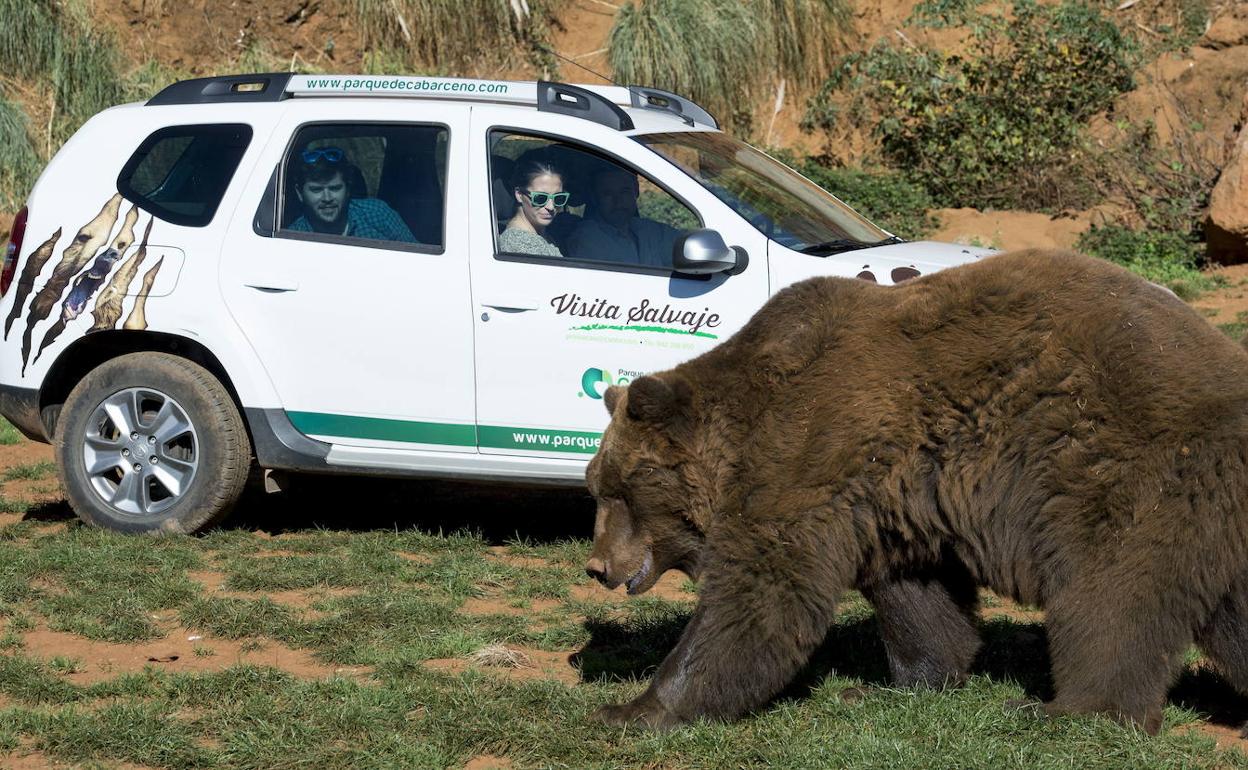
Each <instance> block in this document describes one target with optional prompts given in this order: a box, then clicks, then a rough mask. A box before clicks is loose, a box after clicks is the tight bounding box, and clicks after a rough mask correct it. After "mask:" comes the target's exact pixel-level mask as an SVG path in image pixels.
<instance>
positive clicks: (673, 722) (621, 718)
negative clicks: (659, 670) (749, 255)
mask: <svg viewBox="0 0 1248 770" xmlns="http://www.w3.org/2000/svg"><path fill="white" fill-rule="evenodd" d="M593 719H594V720H595V721H597V722H602V723H603V724H605V725H610V726H612V727H627V726H629V725H632V726H636V727H642V728H645V729H647V730H653V731H655V732H666V731H668V730H671V729H672V728H674V727H677V726H679V725H680V724H681V720H680V719H679V718H678V717H677V716H676V715H675V714H673V713H672V712H670V711H668V710H667V709H666V708H664V707H663V704H661V703H659V701H658V699H657V698H655V697H653V696H651V695H650V693H648V692H647V693H645V694H643V695H642V696H641V697H639V698H637V699H636V700H633V701H629V702H628V703H619V704H615V705H612V706H603V707H602V708H600V709H598V710H597V711H595V712H594V714H593Z"/></svg>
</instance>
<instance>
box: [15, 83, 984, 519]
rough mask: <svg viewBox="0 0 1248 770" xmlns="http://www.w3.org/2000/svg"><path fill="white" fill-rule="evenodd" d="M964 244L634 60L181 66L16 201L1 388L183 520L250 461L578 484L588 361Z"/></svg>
mask: <svg viewBox="0 0 1248 770" xmlns="http://www.w3.org/2000/svg"><path fill="white" fill-rule="evenodd" d="M984 253H986V252H984V251H983V250H975V249H969V248H964V247H961V246H954V245H949V244H940V243H933V242H917V243H908V242H903V241H902V240H901V239H899V238H896V237H893V236H891V235H890V234H889V233H887V232H885V231H883V230H881V229H879V228H878V227H876V226H874V225H873V224H871V223H870V222H869V221H867V220H866V219H864V218H863V217H862V216H860V215H858V214H857V213H855V212H854V211H853V210H851V209H850V208H849V207H847V206H846V205H844V204H843V203H841V202H840V201H838V200H837V199H835V198H834V197H832V196H831V195H829V194H828V193H826V192H824V191H823V190H821V189H819V188H818V187H817V186H815V185H814V184H812V183H811V182H809V181H807V180H806V179H805V178H803V177H801V176H799V175H798V174H796V173H794V172H793V171H791V170H790V169H788V168H787V167H785V166H783V165H782V164H780V163H778V162H776V161H774V160H772V159H771V158H770V157H768V156H767V155H764V154H763V153H761V152H759V151H757V150H755V149H753V148H751V147H750V146H748V145H746V144H743V143H742V142H740V141H738V140H736V139H734V138H732V137H731V136H729V135H727V134H724V133H722V132H720V131H719V130H718V129H717V127H716V123H715V120H714V119H713V118H712V117H711V116H710V115H709V114H707V113H706V112H705V111H704V110H702V109H701V108H700V107H698V106H697V105H695V104H693V103H692V102H690V101H688V100H686V99H683V98H681V97H679V96H676V95H674V94H670V93H666V92H663V91H658V90H654V89H648V88H640V87H629V88H624V87H615V86H611V87H595V86H572V85H565V84H560V83H549V82H527V83H525V82H502V81H490V80H464V79H451V78H424V77H363V76H324V77H320V76H317V77H312V76H301V75H290V74H269V75H247V76H231V77H220V78H206V79H200V80H191V81H184V82H181V83H177V84H175V85H172V86H170V87H169V88H166V89H165V90H163V91H162V92H160V93H159V94H157V95H156V96H155V97H154V98H153V99H151V100H150V101H148V102H147V103H146V104H129V105H124V106H120V107H115V108H113V109H109V110H106V111H104V112H102V113H100V114H99V115H97V116H95V117H94V118H92V119H91V120H90V121H89V122H88V123H87V124H86V125H84V126H83V127H82V129H81V130H80V131H78V133H77V134H76V135H75V136H74V137H73V138H72V139H71V140H70V141H69V142H68V143H67V144H66V145H65V146H64V148H62V149H61V151H60V152H59V153H58V154H57V155H56V157H55V158H54V159H53V160H52V162H51V163H50V164H49V165H48V168H47V170H46V171H45V172H44V173H43V175H42V177H41V178H40V179H39V182H38V183H37V184H36V185H35V188H34V190H33V191H32V192H31V195H30V197H29V199H28V201H27V207H26V208H25V209H23V210H22V212H21V213H20V214H19V215H18V218H17V220H16V221H15V223H14V227H13V236H12V243H11V244H10V247H9V251H8V254H7V256H6V258H5V263H4V272H3V279H2V280H0V284H3V285H2V287H0V288H2V290H3V292H4V295H3V301H2V302H0V317H3V318H4V343H3V345H4V348H3V355H0V412H2V413H3V414H4V416H5V417H7V418H8V419H9V420H10V421H12V422H13V423H14V424H15V425H17V426H18V427H19V428H20V429H21V430H22V431H23V432H24V433H25V434H26V435H28V436H30V437H31V438H34V439H37V440H41V441H51V442H52V443H53V444H54V445H55V447H56V455H57V460H58V463H59V467H60V472H61V478H62V481H63V482H64V485H65V489H66V492H67V494H68V496H69V500H70V502H71V504H72V505H73V507H74V509H75V510H76V511H77V512H78V514H79V515H80V516H81V517H82V518H83V519H85V520H86V521H88V522H90V523H92V524H97V525H102V526H107V527H112V528H115V529H120V530H126V531H133V532H139V531H170V532H192V531H195V530H198V529H201V528H203V527H205V526H208V525H210V524H212V523H213V522H215V521H217V520H218V519H219V518H220V517H221V516H223V515H225V514H226V513H227V512H228V511H229V509H230V507H231V506H232V505H233V503H234V502H235V500H236V499H237V497H238V495H239V494H240V492H241V490H242V488H243V485H244V482H245V480H246V479H247V477H248V474H249V472H250V471H251V469H252V468H261V469H265V470H266V472H267V471H271V470H286V471H309V472H320V473H325V472H338V473H352V474H397V475H410V476H440V477H462V478H476V479H494V480H513V481H516V482H527V483H542V484H550V483H555V484H561V483H562V484H581V483H583V477H584V469H585V464H586V462H587V461H588V459H589V458H590V456H592V454H593V453H594V451H595V449H596V447H597V443H598V440H599V435H600V433H601V431H602V429H603V427H604V425H605V423H606V418H607V413H606V410H605V409H604V408H603V407H602V405H601V404H600V403H598V402H599V400H600V399H601V397H602V392H603V390H604V389H605V387H606V386H607V385H609V384H611V383H625V382H627V381H628V380H629V379H631V378H633V377H636V376H638V375H639V374H642V373H644V372H647V371H653V370H658V369H665V368H668V367H671V366H673V365H674V364H676V363H678V362H680V361H682V360H684V359H687V358H691V357H693V356H695V355H697V354H699V353H701V352H703V351H705V350H707V349H708V348H710V347H712V346H713V345H715V344H716V343H717V342H718V341H720V340H723V339H725V338H727V337H728V336H729V335H731V334H732V333H733V332H734V331H735V330H736V329H738V328H740V326H741V325H742V324H743V323H745V321H746V319H748V318H749V317H750V315H751V314H752V313H753V312H754V311H755V310H756V309H757V308H758V307H759V306H761V305H762V304H763V302H764V301H766V299H767V298H768V296H770V295H771V294H772V293H774V292H775V291H777V290H778V289H780V288H782V287H784V286H786V285H788V284H790V283H793V282H794V281H797V280H800V279H802V278H806V277H809V276H815V275H840V276H858V277H861V278H865V279H868V280H877V281H879V282H881V283H890V282H896V281H899V280H904V279H905V278H908V277H913V276H915V275H918V274H920V273H926V272H930V271H933V270H938V269H940V268H943V267H947V266H950V265H955V264H959V263H962V262H966V261H970V260H972V259H976V258H978V257H979V256H981V255H983V254H984ZM15 278H16V280H14V279H15ZM795 320H796V319H795Z"/></svg>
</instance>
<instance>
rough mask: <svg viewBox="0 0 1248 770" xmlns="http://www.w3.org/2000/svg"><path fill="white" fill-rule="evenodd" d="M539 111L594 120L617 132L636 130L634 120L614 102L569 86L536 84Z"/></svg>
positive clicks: (545, 82) (543, 82)
mask: <svg viewBox="0 0 1248 770" xmlns="http://www.w3.org/2000/svg"><path fill="white" fill-rule="evenodd" d="M537 110H538V112H556V113H559V114H560V115H571V116H572V117H574V118H584V119H585V120H592V121H594V122H595V123H601V124H602V125H604V126H606V127H607V128H614V129H615V130H616V131H631V130H632V129H633V119H632V118H630V117H629V116H628V113H627V112H625V111H624V110H622V109H620V107H619V106H618V105H616V104H615V103H614V102H612V101H610V100H609V99H607V98H606V97H605V96H599V95H598V94H596V93H594V92H593V91H589V90H586V89H584V88H580V87H579V86H570V85H568V84H567V83H552V82H550V81H549V80H539V81H537Z"/></svg>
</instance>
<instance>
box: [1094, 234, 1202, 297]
mask: <svg viewBox="0 0 1248 770" xmlns="http://www.w3.org/2000/svg"><path fill="white" fill-rule="evenodd" d="M1075 248H1076V249H1078V250H1080V251H1082V252H1084V253H1085V254H1090V255H1092V256H1094V257H1100V258H1101V259H1106V260H1109V261H1110V262H1116V263H1117V264H1119V265H1122V266H1123V267H1125V268H1127V269H1128V270H1130V271H1131V272H1133V273H1136V274H1138V275H1141V276H1144V277H1145V278H1147V279H1148V280H1150V281H1153V282H1154V283H1159V284H1161V285H1162V286H1165V287H1167V288H1169V289H1170V290H1171V291H1173V292H1174V293H1175V294H1177V295H1179V296H1180V297H1182V298H1183V299H1185V300H1191V299H1194V298H1195V297H1197V296H1199V295H1200V294H1201V293H1203V292H1206V291H1209V290H1210V289H1213V288H1215V287H1217V285H1218V281H1217V279H1215V278H1212V277H1210V276H1207V275H1205V274H1203V273H1201V272H1200V271H1199V270H1198V269H1197V265H1198V264H1199V261H1200V250H1199V249H1200V247H1199V245H1198V244H1196V243H1194V242H1193V241H1192V240H1191V239H1190V237H1187V236H1184V235H1181V234H1178V233H1173V232H1162V231H1152V230H1133V229H1131V228H1128V227H1123V226H1121V225H1106V226H1104V227H1093V228H1092V229H1090V230H1088V231H1087V232H1086V233H1084V234H1083V235H1081V236H1080V237H1079V241H1078V242H1077V243H1076V244H1075Z"/></svg>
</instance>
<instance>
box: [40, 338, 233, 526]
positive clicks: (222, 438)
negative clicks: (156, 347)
mask: <svg viewBox="0 0 1248 770" xmlns="http://www.w3.org/2000/svg"><path fill="white" fill-rule="evenodd" d="M127 428H128V429H129V431H128V432H127V430H126V429H127ZM53 448H54V451H55V453H56V462H57V465H58V466H59V467H60V472H61V480H62V482H63V483H64V485H65V492H66V495H67V497H68V498H69V504H70V506H71V507H73V509H74V512H75V513H77V514H78V517H79V518H81V519H82V520H83V521H85V522H87V523H88V524H92V525H94V526H97V527H103V528H106V529H113V530H117V531H120V532H132V533H154V534H165V533H168V534H175V533H185V534H190V533H193V532H198V531H200V530H203V529H206V528H207V527H210V526H212V525H213V524H216V523H217V522H219V521H221V520H222V519H223V518H225V516H226V515H228V514H229V512H230V511H231V509H233V507H234V504H235V503H236V502H237V501H238V498H239V495H241V494H242V491H243V487H244V485H245V484H246V483H247V475H248V472H249V470H250V468H251V442H250V441H249V440H248V438H247V430H246V426H245V425H244V424H243V419H242V417H241V416H240V415H239V413H238V409H237V408H236V407H235V405H234V400H233V399H232V398H231V397H230V394H229V393H228V392H227V391H226V389H225V387H224V386H223V385H222V384H221V382H220V381H219V380H217V378H216V377H214V376H213V375H212V374H211V373H210V372H209V371H208V370H207V369H204V368H203V367H202V366H199V365H198V364H196V363H193V362H191V361H188V360H187V359H185V358H178V357H177V356H172V355H168V354H166V353H130V354H128V355H124V356H119V357H117V358H114V359H111V360H109V361H106V362H105V363H103V364H101V365H100V366H98V367H96V368H95V369H93V370H91V372H89V373H88V374H87V376H86V377H84V378H82V380H81V381H80V382H79V383H78V384H77V385H76V386H75V387H74V389H73V390H72V391H70V394H69V396H68V397H67V398H66V400H65V406H64V408H63V409H62V410H61V415H60V419H58V420H57V424H56V434H55V440H54V441H53ZM88 466H90V467H88Z"/></svg>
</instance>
